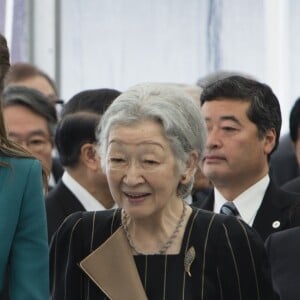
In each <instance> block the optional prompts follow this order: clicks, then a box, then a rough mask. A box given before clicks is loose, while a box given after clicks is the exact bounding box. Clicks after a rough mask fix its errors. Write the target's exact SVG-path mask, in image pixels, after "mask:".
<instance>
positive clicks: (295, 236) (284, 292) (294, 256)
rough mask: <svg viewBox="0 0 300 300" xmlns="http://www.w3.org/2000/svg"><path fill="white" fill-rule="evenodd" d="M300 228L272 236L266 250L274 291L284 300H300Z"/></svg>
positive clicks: (267, 242)
mask: <svg viewBox="0 0 300 300" xmlns="http://www.w3.org/2000/svg"><path fill="white" fill-rule="evenodd" d="M299 248H300V227H295V228H291V229H287V230H283V231H281V232H277V233H274V234H271V235H270V236H269V237H268V239H267V240H266V249H267V253H268V256H269V261H270V265H271V273H272V281H273V287H274V290H275V291H276V292H277V293H278V295H279V296H280V299H282V300H285V299H286V300H296V299H300V289H299V282H300V269H299V264H298V262H299V259H300V253H299Z"/></svg>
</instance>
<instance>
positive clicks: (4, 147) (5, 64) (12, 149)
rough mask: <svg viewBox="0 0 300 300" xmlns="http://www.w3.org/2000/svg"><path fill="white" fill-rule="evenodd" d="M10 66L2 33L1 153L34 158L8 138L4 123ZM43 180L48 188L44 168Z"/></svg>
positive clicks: (0, 78) (0, 64)
mask: <svg viewBox="0 0 300 300" xmlns="http://www.w3.org/2000/svg"><path fill="white" fill-rule="evenodd" d="M9 67H10V62H9V50H8V47H7V42H6V39H5V37H4V36H3V35H1V34H0V154H2V155H6V156H10V157H24V158H26V157H27V158H33V156H32V154H31V153H29V152H28V151H26V150H25V149H24V148H23V147H21V146H19V145H18V144H16V143H14V142H12V141H10V140H9V139H8V138H7V133H6V129H5V124H4V117H3V109H2V96H1V95H2V91H3V81H4V77H5V74H6V73H7V71H8V69H9ZM0 166H4V167H5V166H7V164H6V163H4V162H1V161H0ZM42 175H43V182H44V187H45V189H47V186H48V184H47V181H48V180H47V175H46V172H45V171H44V170H43V174H42Z"/></svg>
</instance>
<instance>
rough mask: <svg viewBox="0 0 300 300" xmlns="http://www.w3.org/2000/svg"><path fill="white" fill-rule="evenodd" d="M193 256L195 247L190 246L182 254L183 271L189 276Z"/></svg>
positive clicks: (194, 255)
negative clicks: (183, 254)
mask: <svg viewBox="0 0 300 300" xmlns="http://www.w3.org/2000/svg"><path fill="white" fill-rule="evenodd" d="M195 257H196V252H195V248H194V247H193V246H192V247H190V249H189V250H188V251H187V252H186V253H185V256H184V269H185V271H186V272H187V273H188V275H189V276H190V277H192V274H191V265H192V263H193V261H194V260H195Z"/></svg>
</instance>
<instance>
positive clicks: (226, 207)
mask: <svg viewBox="0 0 300 300" xmlns="http://www.w3.org/2000/svg"><path fill="white" fill-rule="evenodd" d="M220 214H223V215H227V216H235V217H237V218H241V215H240V213H239V211H238V210H237V208H236V206H235V205H234V204H233V202H231V201H228V202H226V203H224V204H223V205H222V207H221V209H220Z"/></svg>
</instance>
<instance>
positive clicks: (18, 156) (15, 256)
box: [0, 35, 49, 300]
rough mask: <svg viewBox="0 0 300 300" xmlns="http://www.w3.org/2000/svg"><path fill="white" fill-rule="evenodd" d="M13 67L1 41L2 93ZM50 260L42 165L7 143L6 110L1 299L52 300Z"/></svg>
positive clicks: (0, 190)
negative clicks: (6, 75) (8, 71)
mask: <svg viewBox="0 0 300 300" xmlns="http://www.w3.org/2000/svg"><path fill="white" fill-rule="evenodd" d="M8 67H9V54H8V49H7V45H6V40H5V38H4V37H3V36H1V35H0V93H1V92H2V82H3V77H4V75H5V73H6V71H7V69H8ZM0 104H1V103H0ZM48 257H49V255H48V241H47V228H46V217H45V206H44V195H43V182H42V169H41V165H40V162H39V161H38V160H36V159H34V158H32V157H31V156H30V154H28V153H26V152H25V151H24V150H23V149H22V148H20V147H18V146H17V145H15V144H13V143H11V142H10V141H9V140H8V139H7V136H6V132H5V126H4V120H3V114H2V108H1V105H0V294H3V290H5V292H7V291H8V292H9V299H10V300H20V299H22V300H47V299H49V279H48V277H49V275H48V273H49V267H48ZM6 284H7V286H8V290H7V288H4V287H6ZM1 296H2V295H1ZM1 296H0V298H1V299H3V298H6V297H7V296H6V294H5V296H4V295H3V298H2V297H1Z"/></svg>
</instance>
